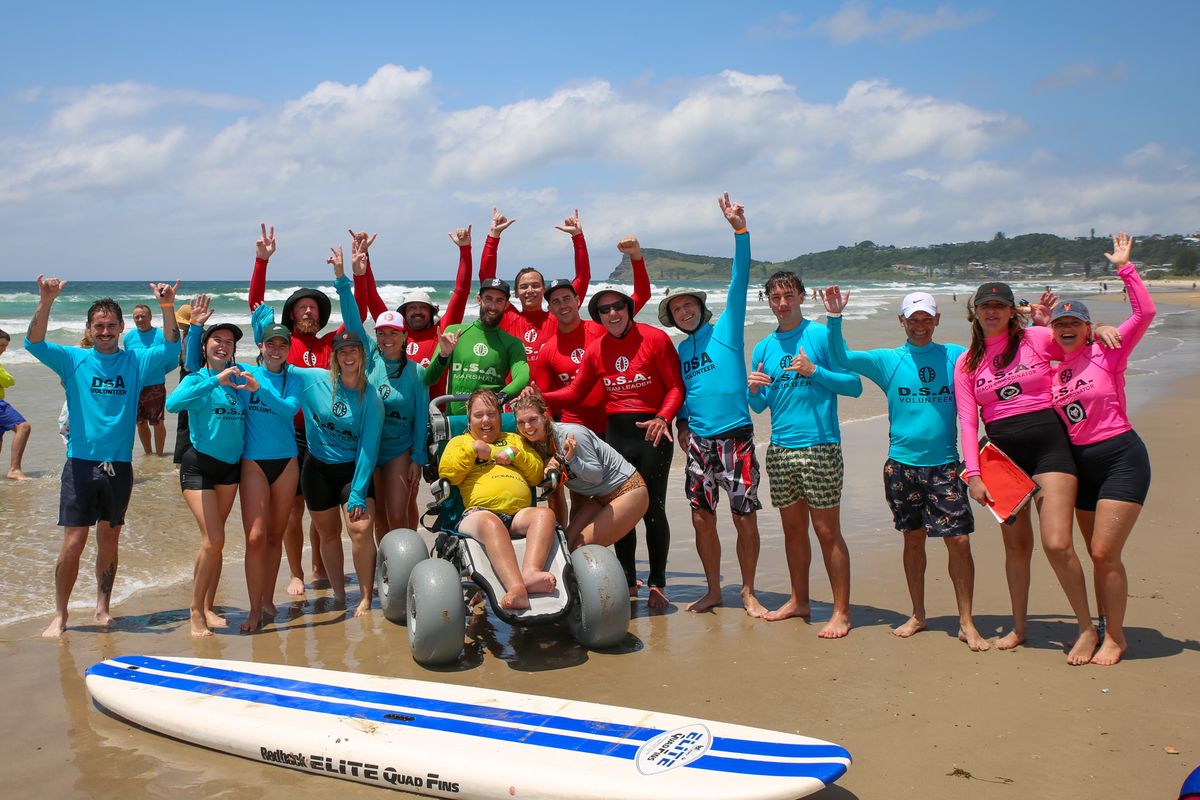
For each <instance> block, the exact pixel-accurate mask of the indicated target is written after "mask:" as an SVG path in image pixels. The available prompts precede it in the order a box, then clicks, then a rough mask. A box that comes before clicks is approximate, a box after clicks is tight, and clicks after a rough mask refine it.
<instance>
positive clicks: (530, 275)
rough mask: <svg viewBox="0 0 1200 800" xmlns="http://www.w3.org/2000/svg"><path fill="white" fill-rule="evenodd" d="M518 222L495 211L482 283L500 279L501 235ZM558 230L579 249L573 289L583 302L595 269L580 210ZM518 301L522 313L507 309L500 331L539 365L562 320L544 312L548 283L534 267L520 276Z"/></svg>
mask: <svg viewBox="0 0 1200 800" xmlns="http://www.w3.org/2000/svg"><path fill="white" fill-rule="evenodd" d="M514 222H516V220H515V219H509V218H508V217H506V216H504V215H503V214H501V213H500V212H498V211H497V210H496V209H495V208H493V209H492V230H491V232H490V233H489V234H488V237H487V241H486V242H485V243H484V245H483V254H482V255H481V256H480V257H479V280H480V282H481V283H482V282H483V281H485V280H487V279H489V278H494V277H496V258H497V252H498V250H499V247H500V234H502V233H503V232H504V231H505V230H506V229H507V228H508V227H509V226H510V225H512V224H513V223H514ZM554 227H555V228H557V229H558V230H560V231H562V232H563V233H565V234H568V235H569V236H570V237H571V243H572V244H573V245H574V247H575V279H574V281H572V286H573V288H574V290H575V295H576V296H577V297H579V298H580V300H581V301H582V299H583V298H584V297H586V296H587V290H588V282H589V281H590V280H591V278H592V267H591V263H590V262H589V261H588V251H587V242H585V241H584V239H583V226H582V225H581V224H580V222H579V209H575V216H573V217H567V218H566V219H564V220H563V224H562V225H555V226H554ZM515 286H516V292H517V297H518V298H519V299H520V301H521V308H520V310H518V309H517V308H516V307H514V306H513V305H512V304H511V303H510V304H509V305H508V306H507V307H506V308H505V309H504V315H503V316H502V317H501V319H500V327H501V328H503V329H504V330H506V331H508V332H509V333H510V334H512V335H513V336H515V337H517V339H519V340H520V341H521V344H522V346H523V347H524V348H525V358H526V360H527V361H529V363H530V364H532V363H533V362H535V361H537V358H538V352H539V351H540V350H541V349H542V346H543V345H544V344H545V342H546V340H547V339H548V338H550V336H552V335H553V334H554V332H555V331H556V330H558V319H557V318H556V316H555V315H554V314H553V313H549V312H547V311H545V310H544V309H543V308H542V299H543V297H544V296H545V294H546V279H545V278H543V277H542V273H541V272H539V271H538V270H536V269H534V268H533V267H524V268H522V269H521V270H520V271H519V272H517V277H516V281H515Z"/></svg>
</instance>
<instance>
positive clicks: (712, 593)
mask: <svg viewBox="0 0 1200 800" xmlns="http://www.w3.org/2000/svg"><path fill="white" fill-rule="evenodd" d="M692 527H693V528H695V530H696V552H697V553H698V554H699V555H700V563H701V564H702V565H703V567H704V582H705V583H706V584H707V585H708V591H707V592H706V593H705V595H704V596H703V597H701V598H700V599H699V600H697V601H696V602H694V603H692V604H690V605H689V606H688V607H687V610H688V611H691V612H692V613H693V614H699V613H701V612H704V611H708V610H709V609H710V608H713V607H715V606H719V605H721V540H720V538H718V536H717V515H716V514H714V513H713V512H712V511H708V510H706V509H702V508H695V507H693V508H692Z"/></svg>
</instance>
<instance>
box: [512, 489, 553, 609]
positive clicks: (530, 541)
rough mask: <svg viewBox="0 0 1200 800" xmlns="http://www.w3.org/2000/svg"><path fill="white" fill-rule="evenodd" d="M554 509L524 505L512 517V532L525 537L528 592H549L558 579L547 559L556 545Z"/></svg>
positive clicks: (523, 570)
mask: <svg viewBox="0 0 1200 800" xmlns="http://www.w3.org/2000/svg"><path fill="white" fill-rule="evenodd" d="M555 522H556V519H555V516H554V512H553V511H551V510H550V509H548V508H536V507H531V508H523V509H521V510H520V511H518V512H517V514H516V516H515V517H513V525H512V527H513V532H515V533H517V534H524V536H525V540H526V541H525V559H524V563H523V564H522V565H521V580H522V581H523V582H524V583H525V590H526V591H527V592H528V593H529V594H550V593H551V592H553V591H554V587H555V586H557V585H558V580H557V579H556V578H555V577H554V575H553V574H552V573H550V572H547V571H546V560H547V559H548V558H549V556H550V548H551V546H552V545H553V544H554V524H555Z"/></svg>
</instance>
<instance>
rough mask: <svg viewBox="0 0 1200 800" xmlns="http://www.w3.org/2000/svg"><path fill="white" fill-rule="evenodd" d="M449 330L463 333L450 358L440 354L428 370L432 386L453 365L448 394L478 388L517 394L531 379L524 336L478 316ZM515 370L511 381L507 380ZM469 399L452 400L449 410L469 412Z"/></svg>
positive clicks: (429, 384) (426, 376)
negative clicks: (487, 322)
mask: <svg viewBox="0 0 1200 800" xmlns="http://www.w3.org/2000/svg"><path fill="white" fill-rule="evenodd" d="M446 332H447V333H453V332H457V333H459V334H460V336H459V339H458V344H456V345H455V346H454V352H453V353H452V354H451V355H450V358H449V359H446V358H443V357H442V356H441V355H438V356H437V357H436V358H435V359H433V361H431V362H429V367H428V368H427V369H426V370H425V385H426V386H432V385H433V384H434V383H436V382H437V379H438V378H440V377H442V373H443V372H445V371H446V365H447V364H449V365H450V378H449V380H447V381H446V393H447V394H470V393H471V392H473V391H475V390H476V389H491V390H493V391H498V392H504V395H505V396H506V397H516V396H517V394H519V393H520V391H521V390H522V389H524V388H525V385H526V384H527V383H529V363H528V362H527V361H526V360H525V345H524V344H522V343H521V340H520V339H518V338H517V337H515V336H513V335H512V334H510V333H506V332H505V331H503V330H501V329H500V328H499V327H495V328H487V327H484V325H483V324H482V323H481V322H479V320H476V321H475V322H472V323H469V324H459V325H451V326H449V327H448V328H446ZM510 374H511V376H512V377H511V381H510V382H509V383H508V384H505V383H504V380H505V378H506V377H507V376H509V375H510ZM466 412H467V407H466V403H451V404H450V408H449V413H451V414H465V413H466Z"/></svg>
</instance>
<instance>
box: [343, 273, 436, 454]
mask: <svg viewBox="0 0 1200 800" xmlns="http://www.w3.org/2000/svg"><path fill="white" fill-rule="evenodd" d="M346 282H347V283H349V279H346ZM338 289H339V291H338V297H339V298H341V299H342V303H343V306H342V319H343V320H344V321H345V322H344V324H345V326H346V330H348V331H350V332H351V333H355V334H357V335H358V338H360V339H362V341H363V344H364V345H365V347H366V349H367V380H369V381H370V382H371V385H372V386H374V387H375V388H376V390H377V391H378V392H379V399H380V400H382V401H383V440H382V441H381V442H380V443H379V464H380V465H383V464H386V463H387V462H389V461H391V460H392V459H394V458H399V457H400V456H402V455H404V454H405V453H408V452H410V451H411V453H412V460H413V461H415V462H416V463H418V464H420V465H421V466H425V464H427V463H429V453H428V452H427V451H426V449H425V432H426V429H427V427H428V425H429V387H427V386H426V385H425V377H424V374H425V371H424V370H423V369H421V367H420V366H419V365H418V364H417V363H416V362H415V361H411V360H409V359H408V358H407V357H403V358H400V359H399V360H396V361H392V360H389V359H386V358H384V357H383V353H382V352H380V350H379V346H378V345H377V344H376V343H375V340H374V339H372V338H371V337H370V336H368V335H367V330H366V328H364V327H363V324H362V321H361V320H360V319H359V316H358V307H357V304H356V303H355V300H354V295H353V294H352V293H350V292H347V293H346V296H343V295H342V292H341V286H340V284H339V286H338ZM346 297H348V298H349V302H350V303H351V304H354V307H353V308H346V307H345V305H344V304H345V303H346Z"/></svg>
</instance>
